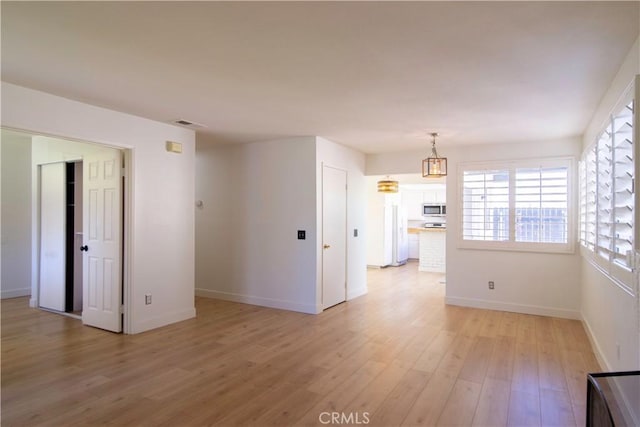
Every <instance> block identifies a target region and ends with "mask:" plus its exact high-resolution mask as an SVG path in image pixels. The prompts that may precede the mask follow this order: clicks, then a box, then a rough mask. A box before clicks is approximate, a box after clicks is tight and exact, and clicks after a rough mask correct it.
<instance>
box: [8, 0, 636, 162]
mask: <svg viewBox="0 0 640 427" xmlns="http://www.w3.org/2000/svg"><path fill="white" fill-rule="evenodd" d="M639 5H640V3H639V2H638V1H632V2H620V3H617V2H602V3H598V2H281V3H271V2H224V3H223V2H136V3H128V2H68V3H58V2H43V3H35V2H15V3H13V2H7V1H2V5H1V7H2V30H1V35H2V79H3V80H5V81H8V82H11V83H15V84H18V85H23V86H28V87H32V88H35V89H39V90H43V91H46V92H50V93H53V94H57V95H61V96H64V97H67V98H72V99H77V100H80V101H84V102H88V103H91V104H95V105H100V106H104V107H107V108H111V109H114V110H118V111H123V112H128V113H131V114H136V115H139V116H143V117H148V118H151V119H155V120H159V121H170V120H172V119H188V120H191V121H194V122H197V123H201V124H204V125H206V129H201V130H199V131H198V141H199V143H202V142H206V143H209V142H211V143H213V142H249V141H260V140H265V139H273V138H278V137H285V136H294V135H319V136H323V137H325V138H328V139H330V140H333V141H336V142H339V143H342V144H345V145H349V146H352V147H354V148H357V149H359V150H361V151H364V152H368V153H377V152H389V151H401V150H412V149H418V148H425V150H426V147H427V145H428V141H429V140H430V138H429V137H427V135H426V134H427V133H428V132H432V131H438V132H440V134H441V137H440V138H439V140H438V141H439V142H438V146H439V148H440V151H441V152H443V153H444V152H445V151H446V148H445V147H446V146H447V145H453V144H475V143H487V142H496V143H498V142H531V141H540V140H548V139H555V138H562V137H569V136H577V135H580V134H582V132H583V131H584V129H585V127H586V125H587V123H588V121H589V119H590V118H591V115H592V114H593V112H594V110H595V108H596V105H597V103H598V102H599V100H600V98H601V97H602V95H603V94H604V92H605V90H606V89H607V87H608V85H609V83H610V82H611V80H612V79H613V77H614V75H615V73H616V71H617V70H618V68H619V66H620V65H621V63H622V61H623V59H624V57H625V55H626V54H627V53H628V51H629V49H630V48H631V46H632V44H633V42H634V41H635V39H636V38H637V37H638V34H639V27H640V8H639Z"/></svg>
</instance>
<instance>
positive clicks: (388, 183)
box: [378, 176, 398, 193]
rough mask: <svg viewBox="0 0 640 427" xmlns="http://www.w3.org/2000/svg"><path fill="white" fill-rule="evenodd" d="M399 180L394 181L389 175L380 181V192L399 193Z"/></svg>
mask: <svg viewBox="0 0 640 427" xmlns="http://www.w3.org/2000/svg"><path fill="white" fill-rule="evenodd" d="M397 192H398V181H394V180H392V179H391V178H389V177H388V176H387V177H386V178H385V179H381V180H380V181H378V193H397Z"/></svg>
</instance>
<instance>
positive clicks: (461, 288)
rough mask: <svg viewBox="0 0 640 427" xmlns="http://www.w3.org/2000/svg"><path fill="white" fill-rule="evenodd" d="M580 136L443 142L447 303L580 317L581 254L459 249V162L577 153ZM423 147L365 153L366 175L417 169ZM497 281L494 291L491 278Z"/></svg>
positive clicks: (576, 154) (397, 172)
mask: <svg viewBox="0 0 640 427" xmlns="http://www.w3.org/2000/svg"><path fill="white" fill-rule="evenodd" d="M580 145H581V142H580V140H579V139H578V138H576V139H566V140H559V141H545V142H540V143H537V144H520V143H515V142H514V143H513V144H501V145H489V144H487V145H479V146H467V147H447V146H446V144H443V145H442V146H439V147H438V148H439V151H440V155H442V156H446V157H447V158H448V162H449V165H448V167H449V175H448V176H447V184H446V185H447V232H446V233H447V243H446V246H447V253H446V260H447V261H446V274H447V290H446V301H447V303H449V304H457V305H464V306H473V307H482V308H491V309H498V310H507V311H515V312H521V313H532V314H542V315H554V316H561V317H569V318H579V316H580V314H579V311H580V257H579V255H578V254H577V253H575V254H569V255H567V254H543V253H532V252H507V251H489V250H471V249H459V248H458V235H459V234H460V226H459V224H458V210H459V195H458V176H457V169H458V164H459V163H460V162H472V161H494V160H513V159H527V158H540V157H549V156H574V157H576V158H577V156H578V154H579V152H580ZM425 156H426V154H425V153H424V152H422V151H418V152H406V153H393V154H388V155H385V154H376V155H369V156H367V175H383V174H400V173H419V172H420V168H421V165H422V163H421V161H422V159H423V158H424V157H425ZM489 280H493V281H494V282H495V289H494V290H493V291H490V290H489V289H488V285H487V282H488V281H489Z"/></svg>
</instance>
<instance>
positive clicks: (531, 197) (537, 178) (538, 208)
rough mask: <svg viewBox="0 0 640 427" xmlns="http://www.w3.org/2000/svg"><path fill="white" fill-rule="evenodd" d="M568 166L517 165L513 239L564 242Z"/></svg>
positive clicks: (566, 222) (566, 228) (567, 199)
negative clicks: (523, 166)
mask: <svg viewBox="0 0 640 427" xmlns="http://www.w3.org/2000/svg"><path fill="white" fill-rule="evenodd" d="M568 178H569V170H568V168H567V167H554V168H542V167H538V168H519V169H516V178H515V182H516V188H515V193H516V194H515V204H516V212H515V225H516V227H515V232H516V236H515V238H516V242H540V243H566V242H567V238H568V217H567V211H568V207H569V198H568V197H569V195H568V194H567V181H568Z"/></svg>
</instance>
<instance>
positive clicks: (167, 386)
mask: <svg viewBox="0 0 640 427" xmlns="http://www.w3.org/2000/svg"><path fill="white" fill-rule="evenodd" d="M441 278H442V276H441V275H438V274H430V273H420V272H418V271H417V265H416V264H415V263H410V264H408V265H407V266H405V267H399V268H387V269H382V270H370V271H369V272H368V281H369V294H368V295H366V296H364V297H361V298H358V299H356V300H353V301H350V302H348V303H344V304H341V305H338V306H336V307H334V308H331V309H329V310H327V311H325V312H324V313H322V314H320V315H317V316H313V315H305V314H300V313H293V312H287V311H281V310H273V309H268V308H263V307H255V306H251V305H244V304H236V303H230V302H225V301H218V300H212V299H204V298H199V299H197V300H196V307H197V313H198V317H197V318H196V319H192V320H188V321H185V322H181V323H178V324H174V325H171V326H168V327H164V328H160V329H157V330H154V331H150V332H147V333H143V334H139V335H133V336H127V335H118V334H112V333H109V332H104V331H101V330H98V329H93V328H90V327H84V326H82V325H81V322H80V321H78V320H75V319H71V318H68V317H64V316H60V315H56V314H52V313H48V312H45V311H41V310H36V309H30V308H28V302H27V299H26V298H17V299H11V300H3V301H2V374H1V379H2V390H1V391H2V400H1V402H2V412H1V422H2V425H3V426H31V425H48V426H71V425H79V426H82V425H109V426H124V425H126V426H138V425H140V426H205V425H222V426H226V425H229V426H234V425H255V426H288V425H301V426H304V425H326V424H327V422H335V421H337V422H340V423H342V424H352V425H355V424H361V425H362V424H368V425H375V426H400V425H407V426H414V425H415V426H418V425H421V426H432V425H474V426H504V425H513V426H529V425H532V426H541V425H542V426H572V425H584V416H585V415H584V414H585V399H586V377H585V375H586V373H587V372H596V371H599V370H600V368H599V366H598V365H597V362H596V359H595V357H594V355H593V353H592V350H591V347H590V345H589V342H588V339H587V337H586V334H585V332H584V330H583V329H582V325H581V324H580V322H578V321H572V320H566V319H556V318H549V317H540V316H529V315H523V314H515V313H506V312H498V311H490V310H479V309H472V308H462V307H455V306H446V305H445V304H444V285H443V284H441V283H439V280H440V279H441ZM332 417H338V418H332ZM365 421H366V422H365ZM334 425H335V424H334Z"/></svg>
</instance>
